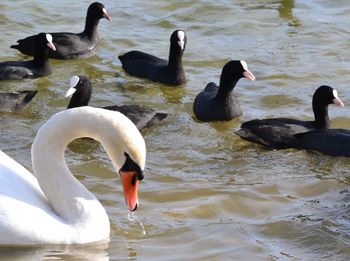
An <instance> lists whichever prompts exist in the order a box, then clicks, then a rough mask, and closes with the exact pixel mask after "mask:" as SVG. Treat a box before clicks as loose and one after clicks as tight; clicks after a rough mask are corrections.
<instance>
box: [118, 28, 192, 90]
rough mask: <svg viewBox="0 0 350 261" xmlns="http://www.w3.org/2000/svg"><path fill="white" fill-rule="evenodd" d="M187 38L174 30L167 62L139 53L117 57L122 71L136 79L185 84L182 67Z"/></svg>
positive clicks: (182, 33) (180, 31) (128, 53)
mask: <svg viewBox="0 0 350 261" xmlns="http://www.w3.org/2000/svg"><path fill="white" fill-rule="evenodd" d="M186 42H187V37H186V34H185V32H184V31H182V30H176V31H175V32H173V34H172V35H171V37H170V52H169V61H167V60H164V59H161V58H158V57H156V56H153V55H151V54H148V53H144V52H140V51H130V52H127V53H126V54H124V55H120V56H119V60H120V61H121V63H122V66H123V69H124V70H125V71H126V72H127V73H129V74H131V75H133V76H137V77H141V78H147V79H150V80H152V81H155V82H161V83H165V84H169V85H180V84H184V83H185V82H186V77H185V72H184V69H183V66H182V55H183V52H184V51H185V47H186Z"/></svg>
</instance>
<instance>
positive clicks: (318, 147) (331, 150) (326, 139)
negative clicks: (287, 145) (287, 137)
mask: <svg viewBox="0 0 350 261" xmlns="http://www.w3.org/2000/svg"><path fill="white" fill-rule="evenodd" d="M295 136H296V139H297V145H296V148H298V149H306V150H315V151H319V152H322V153H323V154H326V155H330V156H344V157H350V130H345V129H321V130H313V131H308V132H304V133H298V134H295Z"/></svg>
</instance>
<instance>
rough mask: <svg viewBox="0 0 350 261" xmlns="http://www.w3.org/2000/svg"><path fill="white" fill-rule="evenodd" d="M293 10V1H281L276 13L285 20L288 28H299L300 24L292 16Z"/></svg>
mask: <svg viewBox="0 0 350 261" xmlns="http://www.w3.org/2000/svg"><path fill="white" fill-rule="evenodd" d="M293 8H295V0H282V1H281V4H280V6H279V8H278V12H279V15H280V17H281V18H283V19H284V20H286V21H287V22H288V24H289V25H290V26H299V25H300V24H301V23H300V20H299V19H298V18H297V17H296V16H294V15H293Z"/></svg>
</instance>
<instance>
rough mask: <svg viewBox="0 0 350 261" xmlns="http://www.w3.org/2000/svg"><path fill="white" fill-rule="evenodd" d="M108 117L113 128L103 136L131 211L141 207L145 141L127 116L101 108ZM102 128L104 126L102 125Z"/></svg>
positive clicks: (102, 139)
mask: <svg viewBox="0 0 350 261" xmlns="http://www.w3.org/2000/svg"><path fill="white" fill-rule="evenodd" d="M101 110H102V111H103V112H104V114H105V115H106V116H107V117H110V118H111V119H112V121H113V124H112V127H113V128H112V129H111V130H109V127H107V130H106V132H107V133H108V134H107V135H106V136H104V137H101V139H100V140H101V143H102V144H103V145H104V147H105V149H106V151H107V154H108V155H109V157H110V159H111V160H112V163H113V166H114V167H115V169H116V170H117V171H118V172H119V175H120V179H121V183H122V186H123V191H124V197H125V202H126V204H127V206H128V208H129V210H130V211H134V210H136V209H137V207H138V205H139V201H138V193H137V189H138V184H139V182H140V181H141V180H142V179H143V177H144V176H143V171H144V168H145V161H146V145H145V141H144V139H143V137H142V135H141V134H140V132H139V130H138V129H137V128H136V126H135V124H133V123H132V122H131V121H130V120H129V119H128V118H127V117H126V116H124V115H123V114H121V113H119V112H116V111H109V110H105V109H101ZM98 128H99V129H101V128H103V126H101V125H100V126H98Z"/></svg>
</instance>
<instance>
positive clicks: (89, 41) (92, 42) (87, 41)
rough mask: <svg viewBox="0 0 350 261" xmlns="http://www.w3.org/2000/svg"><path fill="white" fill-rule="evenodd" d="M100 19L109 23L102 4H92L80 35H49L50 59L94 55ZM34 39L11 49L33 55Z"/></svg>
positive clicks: (20, 42) (28, 38)
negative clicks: (51, 42) (51, 44)
mask: <svg viewBox="0 0 350 261" xmlns="http://www.w3.org/2000/svg"><path fill="white" fill-rule="evenodd" d="M101 18H105V19H107V20H108V21H111V17H110V16H109V15H108V13H107V11H106V8H105V7H104V5H103V4H101V3H98V2H95V3H92V4H91V5H90V6H89V8H88V10H87V14H86V21H85V29H84V31H82V32H81V33H78V34H76V33H66V32H58V33H50V34H51V35H52V37H53V42H54V43H55V46H56V49H57V50H56V52H52V51H50V52H49V57H50V58H56V59H73V58H86V57H89V56H92V55H94V54H95V50H96V46H97V44H98V41H99V36H98V32H97V26H98V23H99V21H100V19H101ZM34 38H35V36H28V37H26V38H24V39H20V40H18V41H17V44H16V45H11V48H14V49H17V50H19V51H20V52H21V53H23V54H27V55H34V51H35V50H34V46H35V45H34V44H33V42H34Z"/></svg>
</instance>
